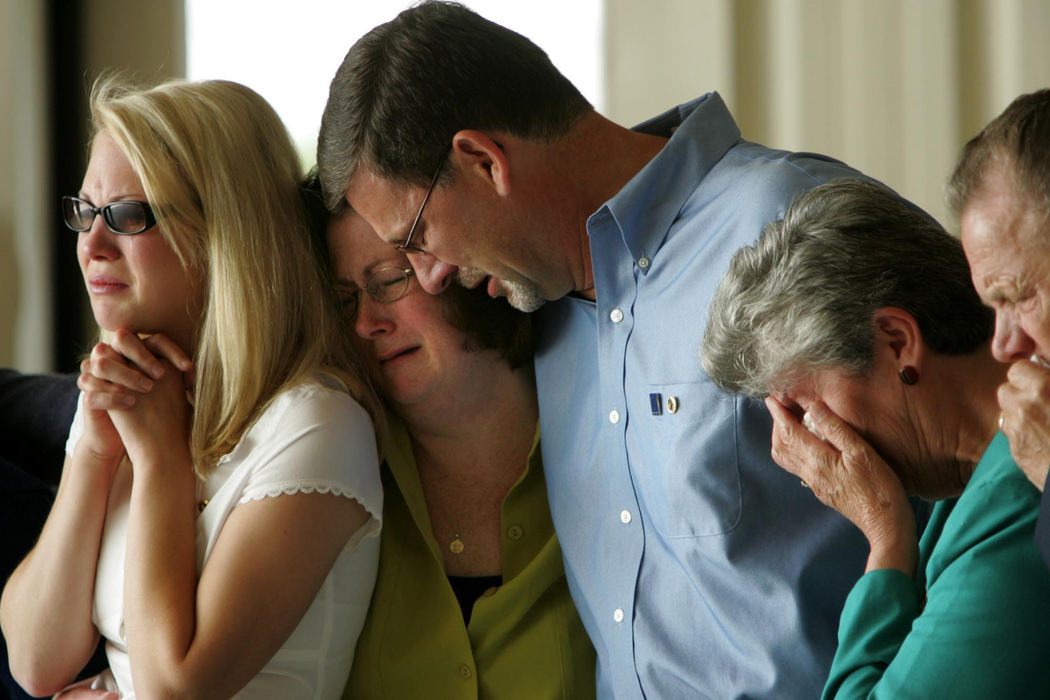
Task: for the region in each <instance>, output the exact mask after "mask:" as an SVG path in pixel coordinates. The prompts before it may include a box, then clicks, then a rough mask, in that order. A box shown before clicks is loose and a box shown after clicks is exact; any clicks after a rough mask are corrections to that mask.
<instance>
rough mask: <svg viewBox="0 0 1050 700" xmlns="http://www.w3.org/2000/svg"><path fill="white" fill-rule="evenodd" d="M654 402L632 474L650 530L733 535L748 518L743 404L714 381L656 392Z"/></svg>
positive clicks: (653, 388)
mask: <svg viewBox="0 0 1050 700" xmlns="http://www.w3.org/2000/svg"><path fill="white" fill-rule="evenodd" d="M647 398H648V400H649V405H648V406H645V407H644V410H642V411H640V412H635V413H634V415H635V416H637V415H639V413H640V415H641V417H642V420H641V421H640V423H641V426H640V430H639V431H638V434H637V439H638V441H639V442H640V444H639V445H638V446H637V447H638V449H635V450H632V464H631V467H632V471H633V473H634V475H635V478H636V480H637V484H638V485H639V487H640V489H639V490H640V494H639V496H640V498H641V501H642V503H643V504H644V507H645V510H646V512H647V514H648V516H649V522H650V523H651V525H652V526H653V527H655V528H656V530H657V532H659V533H660V534H661V535H662V536H664V537H682V538H685V537H705V536H712V535H722V534H725V533H727V532H729V531H730V530H732V529H733V528H734V527H736V525H737V523H738V522H739V521H740V514H741V487H740V471H739V468H738V464H737V440H736V420H735V419H736V401H735V400H734V398H733V397H732V396H729V395H727V394H725V393H724V392H722V391H721V390H720V389H719V388H718V387H717V386H716V385H715V384H714V383H713V382H711V381H710V380H705V381H699V382H688V383H684V384H651V385H650V386H649V396H648V397H647ZM657 406H659V408H658V409H657ZM657 410H658V411H659V414H658V415H654V412H656V411H657Z"/></svg>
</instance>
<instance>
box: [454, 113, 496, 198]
mask: <svg viewBox="0 0 1050 700" xmlns="http://www.w3.org/2000/svg"><path fill="white" fill-rule="evenodd" d="M449 159H450V160H452V162H453V164H454V166H455V168H456V172H458V173H461V174H462V175H463V176H465V177H467V178H470V177H473V178H476V179H477V181H478V182H480V183H481V184H482V185H483V186H486V187H491V188H492V189H493V190H494V191H495V193H496V194H497V195H499V196H500V197H505V196H506V195H508V194H510V169H509V162H508V160H507V153H506V151H504V150H503V147H502V146H500V144H499V143H498V142H496V140H495V139H493V138H492V137H491V136H489V135H488V134H486V133H485V132H483V131H478V130H476V129H463V130H461V131H457V132H456V133H455V135H454V136H453V137H452V151H451V153H450V154H449Z"/></svg>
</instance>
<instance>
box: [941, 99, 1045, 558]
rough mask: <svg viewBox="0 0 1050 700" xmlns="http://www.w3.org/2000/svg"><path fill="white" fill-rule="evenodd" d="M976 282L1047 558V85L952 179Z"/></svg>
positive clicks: (986, 133)
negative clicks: (1038, 498) (1003, 370)
mask: <svg viewBox="0 0 1050 700" xmlns="http://www.w3.org/2000/svg"><path fill="white" fill-rule="evenodd" d="M948 194H949V200H950V204H951V206H952V209H953V210H954V212H955V214H956V215H957V216H958V218H959V224H960V228H961V231H962V243H963V248H964V250H965V251H966V258H967V259H968V260H969V261H970V269H971V272H972V274H973V284H974V287H976V288H977V293H978V294H980V295H981V299H982V300H983V301H984V302H985V303H986V304H988V305H989V306H991V307H992V308H993V309H995V338H994V339H993V341H992V352H993V353H994V354H995V357H996V358H997V359H998V360H999V361H1000V362H1009V363H1011V367H1010V371H1009V373H1008V374H1007V381H1006V383H1005V384H1003V385H1002V386H1001V387H1000V388H999V406H1000V408H1001V409H1002V415H1001V417H1000V419H999V426H1000V428H1001V429H1002V431H1003V432H1004V433H1006V436H1007V437H1008V438H1009V439H1010V451H1011V452H1012V453H1013V456H1014V459H1015V460H1016V461H1017V464H1018V465H1020V467H1021V469H1023V470H1024V473H1025V474H1026V475H1027V476H1028V479H1029V480H1030V481H1031V482H1032V483H1033V484H1035V486H1036V487H1037V488H1038V489H1039V490H1041V491H1043V494H1044V495H1043V498H1042V505H1041V512H1040V518H1039V527H1038V528H1037V530H1036V540H1037V542H1038V543H1039V548H1040V550H1041V551H1042V553H1043V558H1044V559H1045V560H1046V561H1047V563H1048V564H1050V499H1048V498H1047V496H1046V490H1045V487H1046V483H1047V471H1048V467H1050V90H1040V91H1039V92H1034V93H1032V94H1030V95H1022V96H1021V97H1018V98H1017V99H1016V100H1014V101H1013V103H1011V104H1010V106H1009V107H1007V108H1006V111H1004V112H1003V113H1002V114H1000V115H999V116H998V117H996V118H995V119H994V120H993V121H992V122H991V123H990V124H988V126H986V127H985V128H984V130H983V131H981V133H980V134H978V135H977V136H975V137H974V138H973V139H971V140H970V142H969V143H967V144H966V146H965V148H963V152H962V157H961V158H960V160H959V165H958V166H957V167H956V168H955V173H954V174H953V175H952V179H951V181H950V183H949V185H948Z"/></svg>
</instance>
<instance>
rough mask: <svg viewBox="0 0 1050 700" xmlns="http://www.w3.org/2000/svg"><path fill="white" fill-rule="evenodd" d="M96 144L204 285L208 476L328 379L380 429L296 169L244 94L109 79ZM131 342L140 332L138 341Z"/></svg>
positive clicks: (101, 86) (260, 107)
mask: <svg viewBox="0 0 1050 700" xmlns="http://www.w3.org/2000/svg"><path fill="white" fill-rule="evenodd" d="M91 115H92V125H93V127H94V133H95V134H97V133H99V132H102V131H104V132H105V133H106V134H107V135H108V136H110V137H111V138H112V139H113V141H114V142H115V143H116V145H117V147H118V148H119V149H120V150H121V151H122V152H123V154H124V155H125V157H127V159H128V161H129V162H130V163H131V166H132V168H133V170H134V171H135V173H136V175H138V177H139V179H140V180H141V181H142V186H143V189H144V191H145V194H146V199H147V200H148V201H149V203H150V205H151V206H152V208H153V211H154V213H155V215H156V218H157V222H158V225H159V227H160V231H161V233H162V234H163V236H164V238H165V239H166V240H167V242H168V244H169V245H170V246H171V247H172V249H173V250H174V251H175V253H176V254H177V256H178V258H179V260H180V261H181V262H182V265H183V267H184V268H185V269H186V270H187V271H189V272H190V273H191V274H193V275H195V276H197V277H198V278H199V279H200V280H202V282H201V283H202V284H203V285H204V287H205V290H204V291H205V299H206V301H205V310H204V315H203V319H202V321H201V324H200V326H199V328H198V331H197V346H196V347H195V348H184V350H186V351H187V352H189V353H190V354H191V355H192V356H193V357H194V362H195V364H196V372H197V376H196V387H195V410H194V417H193V427H192V432H191V436H190V447H191V450H192V453H193V456H194V466H195V468H196V470H197V472H198V474H200V475H201V476H202V477H203V476H207V474H208V473H210V471H211V470H212V469H213V468H214V466H215V463H216V462H217V461H218V459H219V458H220V457H221V456H222V455H224V454H226V453H228V452H229V451H230V450H232V449H233V447H234V446H235V445H236V444H237V442H238V441H239V440H240V439H241V437H242V436H243V434H244V432H245V431H246V430H247V429H248V428H249V427H250V426H251V424H252V423H253V422H254V421H255V419H256V418H257V417H258V416H259V415H260V413H261V412H262V410H263V409H264V408H265V407H266V406H267V404H268V403H269V401H270V400H271V399H272V398H273V397H274V396H275V395H276V394H277V393H279V392H280V391H281V390H283V389H285V388H287V387H289V386H292V385H294V384H297V383H300V382H302V381H306V380H308V379H309V378H310V377H311V376H313V375H314V373H316V372H317V371H319V370H325V371H327V372H329V373H330V374H334V375H335V376H337V377H338V378H339V379H341V380H342V381H343V383H344V384H345V385H346V386H347V388H348V390H349V392H350V394H351V395H352V396H353V397H354V398H355V399H357V400H358V401H359V402H361V404H362V405H363V406H364V407H365V408H366V409H367V410H368V411H369V413H370V414H371V415H372V418H373V421H375V422H376V423H377V424H381V423H382V414H381V411H380V409H379V403H378V400H377V398H376V395H375V391H374V389H373V387H372V385H371V383H370V382H369V380H368V379H367V377H366V374H365V373H364V372H362V371H361V370H360V369H359V368H360V367H362V366H363V363H361V362H360V361H359V358H358V356H357V355H356V353H355V351H354V349H353V347H352V346H351V345H350V343H349V342H348V338H347V334H346V333H345V332H344V330H343V329H342V328H341V321H340V320H339V318H338V316H337V315H336V314H335V313H334V310H333V309H332V307H331V305H330V304H328V303H326V301H325V300H326V299H327V298H328V294H327V293H326V292H325V291H324V288H323V286H322V279H321V274H320V270H319V269H318V265H317V263H316V262H315V256H314V255H313V253H312V252H311V250H310V238H309V233H308V231H307V222H306V218H305V213H304V209H303V204H302V200H301V197H300V194H299V179H300V169H299V161H298V156H297V155H296V152H295V149H294V148H293V146H292V143H291V139H290V138H289V136H288V132H287V131H286V130H285V128H284V125H283V123H282V122H281V120H280V118H279V117H278V116H277V114H276V112H274V110H273V108H272V107H270V105H269V104H268V103H267V102H266V100H264V99H263V98H262V97H260V96H259V95H258V94H257V93H255V92H254V91H252V90H251V89H249V88H247V87H245V86H243V85H239V84H237V83H233V82H229V81H222V80H210V81H204V82H185V81H174V82H169V83H165V84H162V85H159V86H157V87H154V88H151V89H147V90H140V89H135V88H132V87H129V86H128V85H126V84H124V83H122V82H121V81H120V80H119V79H118V78H115V77H103V78H100V79H99V80H98V81H96V83H95V86H94V88H93V89H92V92H91ZM132 330H134V329H132Z"/></svg>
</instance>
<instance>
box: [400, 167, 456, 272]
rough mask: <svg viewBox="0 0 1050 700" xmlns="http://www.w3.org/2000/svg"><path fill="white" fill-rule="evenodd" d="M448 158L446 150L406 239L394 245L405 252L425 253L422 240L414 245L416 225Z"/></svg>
mask: <svg viewBox="0 0 1050 700" xmlns="http://www.w3.org/2000/svg"><path fill="white" fill-rule="evenodd" d="M446 158H448V153H447V152H446V153H445V154H444V155H442V156H441V162H440V163H438V166H437V170H435V171H434V177H432V178H430V187H428V188H427V193H426V194H425V195H424V196H423V203H422V204H420V205H419V211H418V212H416V218H415V219H414V220H413V221H412V227H411V228H409V229H408V235H407V236H405V240H404V241H402V242H401V243H398V244H397V245H395V246H394V247H395V248H397V249H398V250H400V251H402V252H404V253H425V252H427V251H425V250H423V248H422V247H420V246H422V241H421V242H420V245H414V244H413V243H412V236H414V235H416V227H418V226H419V220H420V219H422V218H423V210H424V209H426V207H427V202H429V201H430V195H431V193H433V192H434V185H436V184H437V181H438V177H440V176H441V170H442V169H443V168H444V167H445V159H446Z"/></svg>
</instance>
